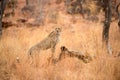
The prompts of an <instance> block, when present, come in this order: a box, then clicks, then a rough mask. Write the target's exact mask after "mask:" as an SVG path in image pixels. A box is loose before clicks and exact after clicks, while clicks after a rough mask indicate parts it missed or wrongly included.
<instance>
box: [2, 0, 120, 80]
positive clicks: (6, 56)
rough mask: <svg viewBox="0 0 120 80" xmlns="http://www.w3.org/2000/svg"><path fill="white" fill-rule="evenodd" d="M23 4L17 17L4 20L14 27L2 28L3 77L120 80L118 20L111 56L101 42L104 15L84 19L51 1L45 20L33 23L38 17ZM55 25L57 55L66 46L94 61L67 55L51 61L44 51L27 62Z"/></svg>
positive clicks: (21, 0) (15, 79)
mask: <svg viewBox="0 0 120 80" xmlns="http://www.w3.org/2000/svg"><path fill="white" fill-rule="evenodd" d="M24 5H25V2H24V0H19V1H18V7H17V8H16V9H15V16H10V17H7V18H4V19H3V21H6V22H11V23H12V26H9V27H7V28H3V36H2V39H1V40H0V80H120V32H119V28H118V25H117V21H113V22H112V23H111V27H110V39H109V41H110V44H111V47H112V50H113V54H112V55H109V54H108V53H107V51H106V49H105V47H104V46H103V45H102V26H103V23H102V21H103V20H104V17H103V14H100V15H98V17H99V21H97V22H92V21H89V20H86V19H83V18H82V16H81V15H80V14H76V15H70V14H67V13H66V12H65V7H64V4H63V3H61V4H59V5H57V4H56V3H55V2H53V3H52V2H51V3H49V5H46V7H45V19H44V23H43V24H41V25H34V22H35V21H36V20H35V18H34V17H31V15H30V14H24V13H23V12H22V11H21V9H22V8H23V7H24ZM6 12H7V11H6ZM51 15H53V16H52V17H51ZM21 20H26V22H24V21H23V22H22V21H21ZM56 27H61V28H62V32H61V35H60V41H59V43H58V44H57V46H56V50H55V53H54V58H58V57H59V54H60V47H61V46H66V47H67V48H68V49H70V50H74V51H80V52H82V53H83V54H89V55H90V56H91V57H92V61H90V62H89V63H84V62H83V61H81V60H79V59H77V58H70V57H67V58H65V59H63V60H61V61H60V62H58V63H56V64H48V58H49V57H50V56H51V54H52V53H51V50H45V51H41V52H40V53H39V54H37V55H38V56H37V57H36V58H35V60H34V62H33V63H32V64H30V63H29V62H28V61H27V57H28V54H27V52H28V50H29V48H30V47H31V46H33V45H34V44H36V43H38V42H39V41H41V40H43V39H44V38H45V37H46V36H47V35H48V34H49V33H50V32H51V31H52V30H54V28H56ZM17 58H19V63H18V62H17Z"/></svg>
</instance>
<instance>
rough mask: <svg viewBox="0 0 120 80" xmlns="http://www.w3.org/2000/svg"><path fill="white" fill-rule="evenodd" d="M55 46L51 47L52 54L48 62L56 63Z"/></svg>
mask: <svg viewBox="0 0 120 80" xmlns="http://www.w3.org/2000/svg"><path fill="white" fill-rule="evenodd" d="M55 46H56V45H54V46H53V47H51V52H52V55H51V56H50V57H49V58H48V64H50V63H51V62H52V63H54V62H55V61H54V53H55Z"/></svg>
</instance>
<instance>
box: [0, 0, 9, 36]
mask: <svg viewBox="0 0 120 80" xmlns="http://www.w3.org/2000/svg"><path fill="white" fill-rule="evenodd" d="M7 1H8V0H1V4H0V37H1V36H2V16H3V14H4V10H5V6H6V3H7Z"/></svg>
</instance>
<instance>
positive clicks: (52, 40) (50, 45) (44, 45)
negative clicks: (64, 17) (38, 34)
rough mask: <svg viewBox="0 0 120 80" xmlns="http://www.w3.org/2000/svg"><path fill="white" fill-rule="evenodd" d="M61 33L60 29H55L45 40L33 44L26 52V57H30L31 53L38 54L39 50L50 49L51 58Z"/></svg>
mask: <svg viewBox="0 0 120 80" xmlns="http://www.w3.org/2000/svg"><path fill="white" fill-rule="evenodd" d="M60 33H61V28H55V30H54V31H52V32H51V33H50V34H49V35H48V36H47V37H46V38H45V39H43V40H42V41H40V42H39V43H37V44H35V45H34V46H32V47H31V48H30V49H29V50H28V55H29V56H31V57H32V55H33V53H36V52H37V53H40V51H41V50H47V49H51V52H52V56H53V53H54V52H55V48H56V45H57V43H58V42H59V37H60Z"/></svg>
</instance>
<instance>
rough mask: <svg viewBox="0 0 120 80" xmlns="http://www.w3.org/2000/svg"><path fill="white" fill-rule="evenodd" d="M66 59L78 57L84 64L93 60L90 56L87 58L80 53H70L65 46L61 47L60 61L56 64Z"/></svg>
mask: <svg viewBox="0 0 120 80" xmlns="http://www.w3.org/2000/svg"><path fill="white" fill-rule="evenodd" d="M66 57H76V58H78V59H79V60H82V61H83V62H84V63H88V62H89V61H91V60H92V58H91V57H90V56H85V55H83V54H82V53H80V52H76V51H69V50H68V49H67V48H66V47H65V46H61V53H60V55H59V58H58V60H56V62H58V61H60V60H62V59H64V58H66Z"/></svg>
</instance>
